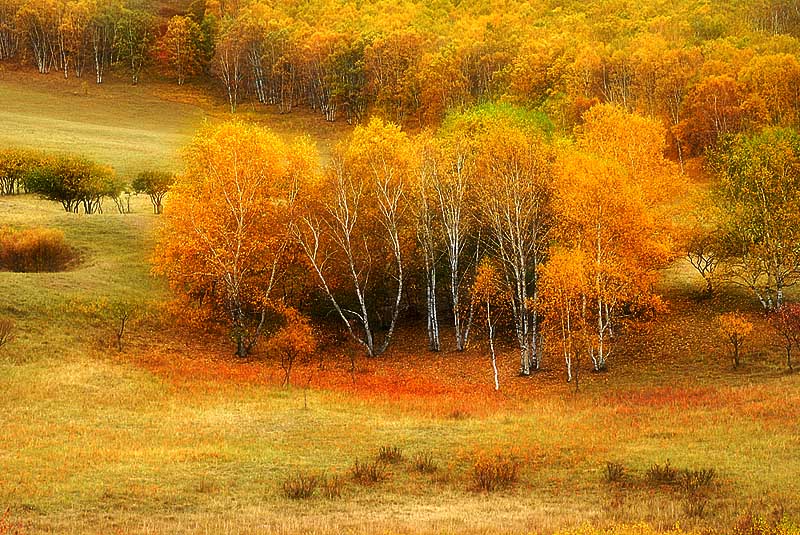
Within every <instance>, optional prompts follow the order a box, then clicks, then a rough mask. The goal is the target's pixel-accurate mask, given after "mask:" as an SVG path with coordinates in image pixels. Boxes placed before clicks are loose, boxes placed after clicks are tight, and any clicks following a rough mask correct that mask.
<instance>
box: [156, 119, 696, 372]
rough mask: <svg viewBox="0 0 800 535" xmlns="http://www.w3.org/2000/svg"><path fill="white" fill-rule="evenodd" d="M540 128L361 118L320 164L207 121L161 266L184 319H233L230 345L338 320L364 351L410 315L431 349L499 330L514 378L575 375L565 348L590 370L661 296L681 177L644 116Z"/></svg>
mask: <svg viewBox="0 0 800 535" xmlns="http://www.w3.org/2000/svg"><path fill="white" fill-rule="evenodd" d="M551 130H552V129H551V128H550V127H549V123H548V121H547V119H546V118H545V117H543V116H541V115H539V114H535V113H531V112H523V111H520V110H519V109H516V108H511V107H505V106H500V107H497V106H489V107H481V108H478V109H476V110H472V111H470V112H465V113H462V114H457V115H454V116H452V117H451V118H450V119H449V120H448V121H446V122H445V125H444V126H443V127H442V128H441V129H439V130H438V131H437V132H436V133H435V134H421V135H419V136H416V137H412V136H409V135H408V134H406V133H405V132H403V131H402V130H401V129H400V128H399V127H398V126H396V125H394V124H391V123H386V122H384V121H382V120H380V119H373V120H371V121H370V122H369V123H368V124H367V125H365V126H360V127H357V128H356V130H355V132H354V134H353V136H352V137H351V138H350V139H349V141H348V142H346V143H345V144H343V145H342V146H341V147H340V148H339V149H338V151H337V153H336V155H335V157H334V158H333V160H332V162H331V164H330V165H329V166H328V167H327V168H325V169H320V168H319V164H318V158H317V156H316V155H315V153H314V151H313V150H312V149H311V148H310V147H309V145H308V144H307V142H304V141H302V140H301V141H298V142H296V143H295V144H293V145H286V144H285V143H282V142H281V141H280V140H278V139H277V137H276V136H274V135H273V134H271V133H269V132H268V131H266V130H263V129H260V128H259V127H256V126H253V125H249V124H246V123H241V122H232V123H225V124H222V125H218V126H209V127H206V128H205V129H204V130H203V131H202V132H200V133H199V134H198V135H197V137H196V138H195V140H194V142H193V143H192V144H191V146H190V148H189V150H188V152H187V155H188V161H187V165H186V172H185V173H184V174H183V175H181V176H180V177H178V179H177V182H176V185H175V187H174V189H173V190H172V193H171V194H170V195H171V197H170V202H169V203H168V204H167V206H166V211H165V215H166V221H165V227H164V231H163V233H162V235H161V237H160V240H159V245H158V248H157V252H156V259H157V260H156V264H157V265H156V269H157V270H158V271H160V272H161V273H163V274H164V275H166V277H167V278H168V279H169V281H170V282H171V284H172V286H173V288H174V289H175V290H176V294H177V295H178V296H179V297H180V299H181V303H182V305H183V306H182V308H181V310H182V314H184V315H185V316H186V317H189V318H193V319H196V320H200V321H201V322H205V321H218V322H221V323H223V324H225V325H227V326H228V328H229V330H230V333H231V336H232V338H233V340H234V341H235V344H236V347H237V351H236V352H237V354H238V355H240V356H247V355H248V354H249V353H250V352H251V350H252V349H253V348H254V346H255V344H256V342H257V340H258V339H259V337H260V336H262V335H263V334H265V333H269V332H274V330H275V328H276V327H275V325H276V324H275V321H276V319H275V310H276V308H277V309H278V310H280V311H281V313H280V314H279V316H280V315H283V316H285V314H284V312H285V311H286V310H295V311H296V310H300V311H301V312H302V313H303V314H310V315H317V316H318V317H320V318H322V317H328V318H331V317H332V318H334V319H335V321H336V322H338V323H339V325H340V328H341V330H342V331H343V332H345V333H346V336H349V337H350V338H351V339H352V340H353V341H355V342H356V343H357V344H359V345H360V346H361V348H362V349H363V351H364V352H365V353H366V354H367V355H368V356H377V355H380V354H382V353H383V352H384V351H386V350H387V348H388V347H389V346H390V344H391V342H392V339H393V337H394V334H395V332H396V329H397V327H398V325H399V323H400V322H402V321H403V320H404V319H405V320H409V319H413V318H414V317H416V318H418V320H423V319H424V322H425V324H426V325H427V338H428V346H429V348H430V349H431V350H433V351H437V350H439V349H440V348H441V347H442V346H444V345H447V346H449V347H453V348H455V349H457V350H462V349H464V348H465V347H467V345H468V344H469V343H471V342H472V341H473V339H474V337H475V336H477V334H476V330H477V331H478V332H481V333H483V334H481V337H484V336H486V334H487V333H491V337H493V336H494V332H499V333H502V335H503V336H508V337H510V338H511V339H513V340H514V341H515V344H516V346H517V347H518V349H519V356H520V372H521V373H522V374H526V375H527V374H531V373H533V372H534V371H535V370H537V369H539V368H540V367H541V365H542V362H543V359H544V355H545V351H548V352H550V355H551V356H552V357H553V358H555V355H559V356H560V358H562V359H564V360H563V362H565V363H566V366H567V370H568V376H569V378H570V379H571V378H572V377H573V362H574V359H580V360H582V362H583V365H589V364H590V363H591V364H590V365H591V367H592V368H593V369H595V370H598V371H599V370H604V369H605V368H606V366H607V362H608V357H609V355H610V354H611V353H612V352H613V347H614V344H613V343H612V342H613V340H615V339H616V338H615V337H618V336H619V335H621V334H622V332H623V331H624V326H625V325H626V324H627V323H628V322H630V321H634V320H635V319H636V318H642V317H647V316H648V315H649V314H651V313H653V312H654V311H657V310H659V309H660V308H661V301H660V299H659V298H658V297H657V296H656V295H655V294H654V293H653V283H654V281H655V280H656V276H657V270H658V269H659V268H661V267H663V266H665V265H666V264H667V263H668V262H670V261H671V260H672V259H673V258H675V255H676V254H680V253H679V251H678V249H679V248H678V247H676V245H675V243H676V240H675V239H674V237H675V232H674V231H675V227H674V219H675V215H676V213H677V210H678V207H679V205H680V203H678V202H676V200H675V199H676V198H679V195H678V194H679V192H682V191H683V190H684V189H685V188H684V183H683V181H682V178H681V175H680V172H679V169H678V167H677V165H676V164H674V163H672V162H670V161H669V160H667V159H666V158H665V157H664V156H663V148H664V141H663V139H664V135H663V128H662V126H661V125H660V124H658V122H656V121H653V120H651V119H646V118H642V117H639V116H636V115H632V114H629V113H627V112H626V111H624V110H623V109H621V108H617V107H614V106H611V105H598V106H595V107H594V108H592V110H590V111H589V112H587V113H586V114H585V115H584V126H583V127H582V129H581V131H580V133H579V134H578V136H577V139H576V140H575V141H574V142H571V141H567V140H564V139H561V138H558V137H554V136H553V135H552V134H551V133H550V131H551ZM276 304H277V305H276ZM290 317H293V318H296V317H298V316H297V314H293V315H291V316H290ZM277 321H278V325H280V320H277ZM286 321H291V320H286ZM445 325H447V327H446V329H445V328H444V327H443V326H445ZM440 327H441V328H442V332H447V333H448V334H447V335H446V337H447V338H445V337H444V336H445V335H443V334H441V333H440ZM484 339H485V338H484ZM491 339H492V340H493V338H491ZM545 339H546V340H547V343H546V344H545V343H544V340H545Z"/></svg>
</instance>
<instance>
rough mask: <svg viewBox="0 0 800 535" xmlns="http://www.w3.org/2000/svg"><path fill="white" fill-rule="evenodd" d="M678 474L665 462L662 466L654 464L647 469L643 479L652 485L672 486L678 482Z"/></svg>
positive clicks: (675, 469) (676, 470)
mask: <svg viewBox="0 0 800 535" xmlns="http://www.w3.org/2000/svg"><path fill="white" fill-rule="evenodd" d="M678 473H679V471H678V469H677V468H675V467H674V466H672V465H671V464H669V460H667V462H665V463H664V464H663V465H660V464H657V463H656V464H654V465H653V466H651V467H650V468H648V469H647V474H646V475H645V477H646V478H647V481H648V482H649V483H650V484H652V485H674V484H675V483H677V481H678Z"/></svg>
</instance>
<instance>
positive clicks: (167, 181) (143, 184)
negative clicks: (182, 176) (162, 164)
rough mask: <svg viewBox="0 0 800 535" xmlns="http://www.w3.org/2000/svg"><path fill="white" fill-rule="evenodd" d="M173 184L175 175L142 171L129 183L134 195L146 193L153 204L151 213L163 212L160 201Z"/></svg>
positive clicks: (164, 172)
mask: <svg viewBox="0 0 800 535" xmlns="http://www.w3.org/2000/svg"><path fill="white" fill-rule="evenodd" d="M174 182H175V175H173V174H172V173H169V172H167V171H142V172H141V173H139V174H138V175H136V178H134V179H133V182H131V187H132V188H133V190H134V191H135V192H136V193H146V194H147V195H148V196H149V197H150V202H152V203H153V213H154V214H160V213H161V212H162V211H163V208H164V207H163V204H162V201H163V200H164V196H165V195H166V194H167V193H168V192H169V190H170V188H171V187H172V184H173V183H174Z"/></svg>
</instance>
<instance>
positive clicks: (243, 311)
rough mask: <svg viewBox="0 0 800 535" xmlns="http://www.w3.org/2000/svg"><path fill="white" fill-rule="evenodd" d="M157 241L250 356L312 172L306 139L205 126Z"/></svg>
mask: <svg viewBox="0 0 800 535" xmlns="http://www.w3.org/2000/svg"><path fill="white" fill-rule="evenodd" d="M185 159H186V169H185V171H184V172H183V173H182V174H181V175H179V176H178V177H177V178H176V181H175V185H174V187H173V189H172V198H171V202H170V203H169V204H168V205H167V206H166V209H165V211H164V216H165V224H164V227H163V230H162V231H161V234H160V236H159V241H158V246H157V249H156V257H155V261H156V265H155V269H156V271H157V272H158V273H161V274H163V275H165V276H166V277H167V279H168V280H169V282H170V285H171V286H172V288H173V290H175V291H176V292H178V293H180V294H182V295H183V296H187V297H189V298H190V300H191V301H192V302H193V303H194V304H195V305H196V306H200V307H206V308H207V309H208V310H209V311H210V312H211V313H212V314H213V315H216V317H217V318H218V319H224V321H225V322H226V323H227V325H228V326H229V328H230V332H231V336H232V338H233V340H234V342H235V344H236V355H237V356H240V357H245V356H247V355H248V354H249V353H250V352H251V351H252V349H253V347H254V346H255V344H256V342H257V341H258V339H259V337H260V335H261V334H262V332H263V329H264V323H265V320H266V317H267V314H268V311H269V308H270V299H271V298H272V292H273V289H274V288H275V285H276V283H277V281H278V278H279V277H280V276H281V275H282V273H283V271H284V270H283V269H282V268H281V266H282V262H284V261H285V255H284V253H285V251H286V249H287V247H288V245H289V243H290V241H291V233H290V229H289V226H290V224H291V222H292V219H293V216H294V205H295V197H296V194H297V191H298V189H299V188H300V187H301V185H302V184H304V183H306V182H307V181H309V180H311V179H312V178H313V176H314V174H315V172H316V170H315V163H316V161H317V157H316V155H315V153H314V151H313V149H312V148H311V147H310V146H309V144H308V143H306V142H304V141H299V142H297V143H295V144H294V145H292V146H288V145H287V144H285V143H283V142H282V141H281V140H280V139H279V138H278V137H277V136H275V135H274V134H272V133H271V132H269V131H267V130H265V129H263V128H260V127H258V126H255V125H251V124H246V123H243V122H239V121H233V122H226V123H223V124H220V125H218V126H211V125H208V126H205V127H204V128H203V129H201V130H200V132H199V133H198V134H197V135H196V136H195V138H194V140H193V141H192V143H191V144H190V145H189V147H188V148H187V149H186V153H185Z"/></svg>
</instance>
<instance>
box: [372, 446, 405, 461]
mask: <svg viewBox="0 0 800 535" xmlns="http://www.w3.org/2000/svg"><path fill="white" fill-rule="evenodd" d="M378 460H379V461H381V462H383V463H389V464H395V463H401V462H403V451H402V450H401V449H400V448H398V447H397V446H381V447H380V449H379V450H378Z"/></svg>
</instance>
